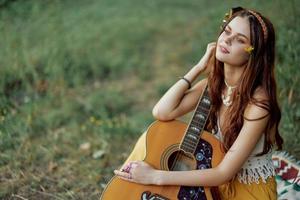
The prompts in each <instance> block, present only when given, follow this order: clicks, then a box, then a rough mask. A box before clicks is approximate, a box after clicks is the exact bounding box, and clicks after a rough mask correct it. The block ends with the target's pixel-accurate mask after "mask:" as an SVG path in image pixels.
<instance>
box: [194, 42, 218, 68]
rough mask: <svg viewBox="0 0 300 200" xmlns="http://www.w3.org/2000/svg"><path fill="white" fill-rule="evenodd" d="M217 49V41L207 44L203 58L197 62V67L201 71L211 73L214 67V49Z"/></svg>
mask: <svg viewBox="0 0 300 200" xmlns="http://www.w3.org/2000/svg"><path fill="white" fill-rule="evenodd" d="M215 49H216V42H211V43H209V44H208V45H207V48H206V52H205V54H204V56H203V57H202V58H201V60H200V61H199V62H198V63H197V64H196V66H195V67H197V68H199V69H200V71H201V72H205V73H209V72H210V71H211V68H212V63H211V62H212V61H213V55H214V51H215Z"/></svg>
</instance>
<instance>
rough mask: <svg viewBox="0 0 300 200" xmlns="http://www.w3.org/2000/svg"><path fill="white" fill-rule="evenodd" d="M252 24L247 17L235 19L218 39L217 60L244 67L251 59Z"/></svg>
mask: <svg viewBox="0 0 300 200" xmlns="http://www.w3.org/2000/svg"><path fill="white" fill-rule="evenodd" d="M250 45H251V44H250V24H249V21H248V19H247V18H246V17H245V18H243V17H235V18H234V19H232V20H231V21H230V22H229V24H227V26H226V27H225V29H224V31H223V32H222V34H221V35H220V36H219V38H218V42H217V49H216V58H217V59H218V60H219V61H221V62H224V63H227V64H229V65H232V66H243V65H244V64H246V63H247V61H248V59H249V53H248V52H246V51H245V48H246V47H249V46H250Z"/></svg>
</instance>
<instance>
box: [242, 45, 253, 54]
mask: <svg viewBox="0 0 300 200" xmlns="http://www.w3.org/2000/svg"><path fill="white" fill-rule="evenodd" d="M253 49H254V48H253V47H252V46H249V47H246V48H245V49H244V50H245V51H246V52H248V53H251V51H253Z"/></svg>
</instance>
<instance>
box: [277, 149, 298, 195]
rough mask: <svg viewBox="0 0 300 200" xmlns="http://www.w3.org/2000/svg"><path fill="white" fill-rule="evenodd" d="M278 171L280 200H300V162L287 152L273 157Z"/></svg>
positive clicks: (278, 153)
mask: <svg viewBox="0 0 300 200" xmlns="http://www.w3.org/2000/svg"><path fill="white" fill-rule="evenodd" d="M272 160H273V164H274V166H275V171H276V182H277V193H278V200H300V161H296V159H295V158H294V157H293V156H290V155H289V154H288V153H287V152H275V153H274V154H273V155H272Z"/></svg>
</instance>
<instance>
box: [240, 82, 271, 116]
mask: <svg viewBox="0 0 300 200" xmlns="http://www.w3.org/2000/svg"><path fill="white" fill-rule="evenodd" d="M253 100H254V101H253V102H252V101H251V102H249V103H248V105H247V107H246V109H245V112H244V117H245V119H250V120H255V119H260V118H263V117H267V116H268V114H269V109H268V106H269V96H268V94H267V92H266V91H265V90H264V89H263V88H262V87H258V88H257V89H256V90H255V92H254V94H253Z"/></svg>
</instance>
